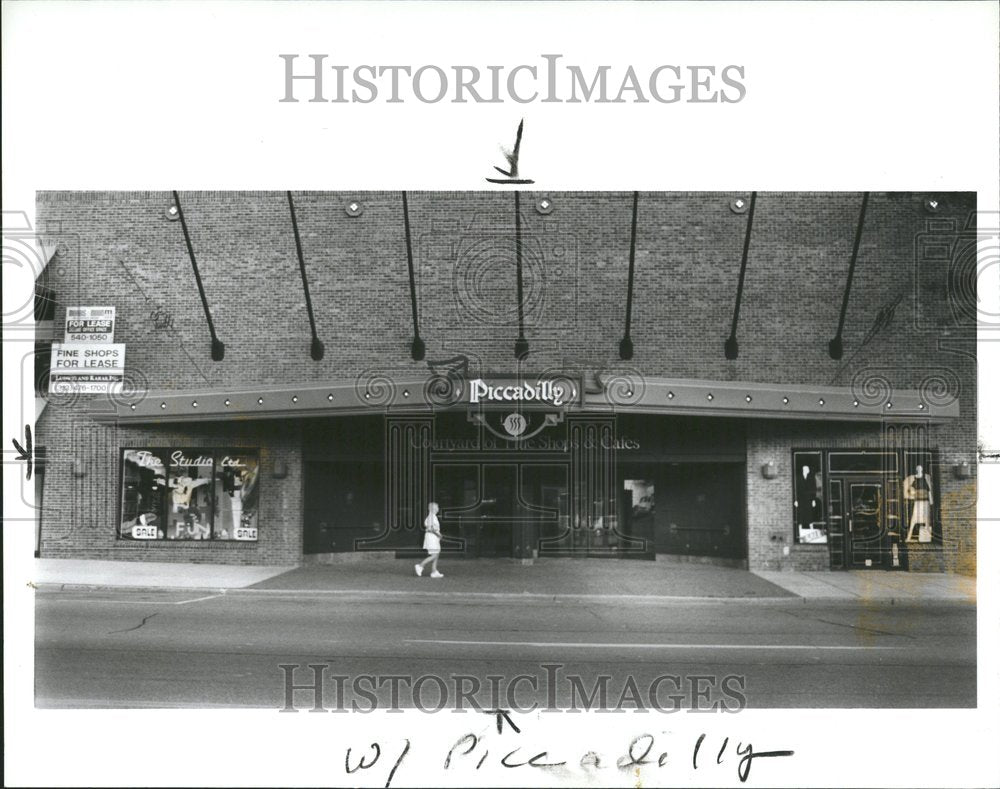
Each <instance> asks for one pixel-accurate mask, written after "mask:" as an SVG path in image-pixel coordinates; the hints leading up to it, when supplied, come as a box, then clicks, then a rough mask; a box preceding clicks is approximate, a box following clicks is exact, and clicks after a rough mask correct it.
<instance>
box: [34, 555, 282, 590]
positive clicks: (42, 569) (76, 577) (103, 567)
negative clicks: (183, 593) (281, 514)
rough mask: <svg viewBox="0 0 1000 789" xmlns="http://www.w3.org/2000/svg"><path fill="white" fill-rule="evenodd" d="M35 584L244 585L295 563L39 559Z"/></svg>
mask: <svg viewBox="0 0 1000 789" xmlns="http://www.w3.org/2000/svg"><path fill="white" fill-rule="evenodd" d="M34 563H35V565H34V573H33V577H32V579H31V580H32V582H33V583H34V584H35V585H43V584H44V585H67V586H109V587H110V586H125V587H132V588H150V589H242V588H244V587H246V586H250V585H252V584H255V583H259V582H260V581H263V580H265V579H267V578H271V577H273V576H275V575H280V574H281V573H285V572H288V571H289V570H292V569H294V568H292V567H259V566H253V567H244V566H240V565H231V564H193V563H183V562H112V561H99V560H96V559H35V560H34Z"/></svg>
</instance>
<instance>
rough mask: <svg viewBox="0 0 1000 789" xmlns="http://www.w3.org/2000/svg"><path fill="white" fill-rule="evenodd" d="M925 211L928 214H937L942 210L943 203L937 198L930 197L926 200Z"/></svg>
mask: <svg viewBox="0 0 1000 789" xmlns="http://www.w3.org/2000/svg"><path fill="white" fill-rule="evenodd" d="M924 210H925V211H926V212H927V213H928V214H936V213H937V212H938V211H940V210H941V201H940V200H938V199H937V198H936V197H928V198H927V199H925V200H924Z"/></svg>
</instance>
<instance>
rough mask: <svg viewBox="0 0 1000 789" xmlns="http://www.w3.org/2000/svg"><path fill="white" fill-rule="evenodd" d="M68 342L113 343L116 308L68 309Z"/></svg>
mask: <svg viewBox="0 0 1000 789" xmlns="http://www.w3.org/2000/svg"><path fill="white" fill-rule="evenodd" d="M65 339H66V342H108V343H110V342H113V341H114V339H115V308H114V307H67V308H66V337H65Z"/></svg>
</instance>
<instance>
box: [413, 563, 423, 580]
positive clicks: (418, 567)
mask: <svg viewBox="0 0 1000 789" xmlns="http://www.w3.org/2000/svg"><path fill="white" fill-rule="evenodd" d="M413 569H414V570H416V571H417V577H418V578H419V577H420V576H421V575H423V574H424V566H423V565H422V564H415V565H413Z"/></svg>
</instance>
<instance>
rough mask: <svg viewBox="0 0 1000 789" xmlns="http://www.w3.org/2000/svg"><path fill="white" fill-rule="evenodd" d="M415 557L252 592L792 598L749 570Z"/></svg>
mask: <svg viewBox="0 0 1000 789" xmlns="http://www.w3.org/2000/svg"><path fill="white" fill-rule="evenodd" d="M413 565H414V560H413V559H409V560H406V559H400V560H393V561H386V562H379V563H378V564H372V563H367V562H358V563H344V564H337V565H316V566H309V567H300V568H298V569H296V570H293V571H291V572H289V573H285V574H284V575H279V576H275V577H273V578H270V579H268V580H266V581H262V582H261V583H259V584H255V585H254V587H253V588H254V589H269V590H284V591H289V590H298V591H305V590H309V591H321V590H338V591H344V592H347V591H350V592H356V593H406V594H425V593H426V594H435V593H436V594H452V595H465V596H469V597H476V596H511V597H565V598H582V597H589V598H595V599H601V598H611V597H617V598H623V597H628V598H635V599H639V598H643V599H649V598H658V599H664V598H692V599H693V598H744V599H747V598H750V599H773V598H792V597H794V593H792V592H788V591H787V590H785V589H782V588H781V587H780V586H776V585H775V584H772V583H770V582H769V581H767V580H765V579H763V578H760V577H758V576H755V575H754V574H753V573H749V572H747V571H746V570H740V569H736V568H733V567H717V566H713V565H708V564H688V563H667V562H651V561H642V560H631V559H582V558H580V559H539V560H536V561H535V563H534V564H530V565H524V564H518V563H515V562H512V561H509V560H505V559H471V560H454V559H453V560H447V559H442V560H441V566H440V569H441V572H442V573H444V576H445V577H444V578H438V579H434V578H429V577H428V576H427V575H426V574H425V575H424V576H423V577H421V578H418V577H417V576H416V574H415V573H414V570H413Z"/></svg>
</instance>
